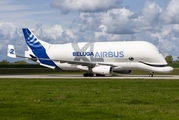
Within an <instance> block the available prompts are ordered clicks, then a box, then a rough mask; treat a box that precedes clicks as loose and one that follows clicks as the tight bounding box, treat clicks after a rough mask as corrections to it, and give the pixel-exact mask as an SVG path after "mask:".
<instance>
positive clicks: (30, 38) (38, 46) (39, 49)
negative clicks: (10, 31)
mask: <svg viewBox="0 0 179 120" xmlns="http://www.w3.org/2000/svg"><path fill="white" fill-rule="evenodd" d="M22 31H23V33H24V37H25V40H26V43H27V45H28V47H29V48H30V49H31V51H32V53H33V54H34V55H35V57H36V58H37V59H38V58H45V59H50V58H49V56H48V54H47V52H46V49H47V48H49V46H50V44H49V43H46V42H44V41H41V40H39V39H38V38H37V37H36V36H35V34H34V33H33V32H32V31H31V30H30V29H28V28H23V29H22ZM30 56H31V55H30ZM31 57H32V56H31ZM39 61H40V64H45V65H48V66H56V64H55V63H54V62H53V61H48V60H40V59H39Z"/></svg>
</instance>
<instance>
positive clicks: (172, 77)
mask: <svg viewBox="0 0 179 120" xmlns="http://www.w3.org/2000/svg"><path fill="white" fill-rule="evenodd" d="M0 78H42V79H45V78H73V79H79V78H80V79H179V75H154V77H149V76H148V75H112V76H105V77H83V76H82V75H0Z"/></svg>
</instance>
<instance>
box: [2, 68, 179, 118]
mask: <svg viewBox="0 0 179 120" xmlns="http://www.w3.org/2000/svg"><path fill="white" fill-rule="evenodd" d="M49 70H50V69H43V70H42V69H35V70H34V69H0V71H1V72H0V74H1V75H0V76H2V74H3V75H7V76H10V74H13V75H27V76H28V75H29V76H39V75H44V74H45V75H50V76H63V75H67V74H69V73H70V74H71V75H72V76H82V74H83V73H84V71H77V72H75V71H69V72H68V71H59V70H55V71H51V70H50V71H49ZM148 74H149V72H144V71H133V72H132V74H131V75H124V76H147V77H146V78H145V79H143V78H139V77H135V79H134V78H132V79H128V78H125V79H123V78H120V79H118V78H115V79H111V78H105V79H104V78H100V79H97V78H94V79H88V78H85V79H84V78H82V77H81V78H80V77H77V78H76V79H73V78H70V79H68V78H61V79H59V78H53V79H51V78H32V77H31V78H30V79H29V78H0V119H2V120H11V119H18V120H19V119H39V120H41V119H48V120H50V119H53V120H56V119H61V120H66V119H70V120H71V119H74V120H76V119H79V120H84V119H85V120H86V119H89V120H91V119H103V120H105V119H106V120H109V119H111V120H119V119H120V120H129V119H133V120H135V119H137V120H148V119H151V120H158V119H166V120H167V119H172V120H178V119H179V115H178V113H179V95H178V93H179V89H178V86H179V79H170V78H169V76H172V75H174V76H178V75H179V69H174V71H172V72H171V73H169V74H154V78H153V79H147V78H148ZM113 76H118V77H121V76H123V75H120V74H113ZM155 76H165V77H167V79H160V78H159V79H158V78H157V77H155ZM138 78H139V79H138ZM168 78H169V79H168Z"/></svg>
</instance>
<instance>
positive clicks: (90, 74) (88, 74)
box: [83, 73, 105, 77]
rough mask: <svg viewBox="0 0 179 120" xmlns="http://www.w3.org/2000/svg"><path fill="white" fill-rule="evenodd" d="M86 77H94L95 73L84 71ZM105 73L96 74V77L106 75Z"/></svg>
mask: <svg viewBox="0 0 179 120" xmlns="http://www.w3.org/2000/svg"><path fill="white" fill-rule="evenodd" d="M83 76H84V77H93V76H94V74H93V73H84V74H83ZM104 76H105V75H102V74H96V77H104Z"/></svg>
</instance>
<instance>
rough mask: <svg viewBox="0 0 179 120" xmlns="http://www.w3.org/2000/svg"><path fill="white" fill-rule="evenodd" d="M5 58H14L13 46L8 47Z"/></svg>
mask: <svg viewBox="0 0 179 120" xmlns="http://www.w3.org/2000/svg"><path fill="white" fill-rule="evenodd" d="M7 56H8V57H11V58H16V53H15V49H14V45H8V50H7Z"/></svg>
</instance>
